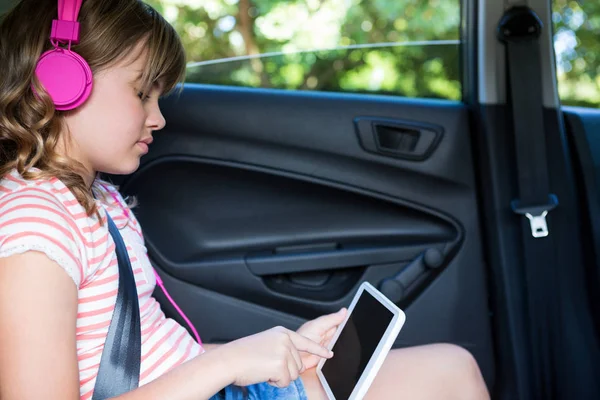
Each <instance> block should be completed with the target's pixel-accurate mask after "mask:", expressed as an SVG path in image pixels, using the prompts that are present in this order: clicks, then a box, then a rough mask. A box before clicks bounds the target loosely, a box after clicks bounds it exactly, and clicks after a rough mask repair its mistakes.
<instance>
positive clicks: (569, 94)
mask: <svg viewBox="0 0 600 400" xmlns="http://www.w3.org/2000/svg"><path fill="white" fill-rule="evenodd" d="M552 19H553V22H554V50H555V52H556V68H557V77H558V91H559V95H560V98H561V101H562V103H563V104H565V105H573V106H584V107H593V108H598V107H600V1H598V0H581V1H572V0H554V4H553V13H552Z"/></svg>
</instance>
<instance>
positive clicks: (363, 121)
mask: <svg viewBox="0 0 600 400" xmlns="http://www.w3.org/2000/svg"><path fill="white" fill-rule="evenodd" d="M354 124H355V126H356V130H357V133H358V137H359V140H360V143H361V145H362V147H363V148H364V149H365V150H366V151H368V152H370V153H375V154H379V155H383V156H387V157H395V158H403V159H407V160H413V161H423V160H425V159H427V158H428V157H429V156H430V155H431V154H432V152H433V151H434V150H435V148H436V146H437V145H438V143H439V141H440V140H441V138H442V134H443V128H442V127H440V126H437V125H432V124H425V123H420V122H412V121H402V120H395V119H385V118H371V117H358V118H356V119H355V120H354Z"/></svg>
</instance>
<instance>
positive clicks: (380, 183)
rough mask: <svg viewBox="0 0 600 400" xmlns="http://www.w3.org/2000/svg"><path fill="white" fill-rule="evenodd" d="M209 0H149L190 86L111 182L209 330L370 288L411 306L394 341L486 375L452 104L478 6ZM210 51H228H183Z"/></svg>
mask: <svg viewBox="0 0 600 400" xmlns="http://www.w3.org/2000/svg"><path fill="white" fill-rule="evenodd" d="M214 3H215V4H213V6H214V9H211V8H210V7H209V4H208V3H206V4H204V3H201V2H199V3H198V4H193V3H189V4H188V5H186V6H182V5H177V4H176V2H169V1H160V2H153V4H155V5H156V6H157V8H159V10H160V11H162V12H163V13H164V15H166V16H167V18H171V20H172V21H173V23H174V25H175V26H176V27H177V28H178V29H179V30H180V33H182V36H183V39H184V43H186V45H187V46H188V57H189V58H190V68H189V69H188V83H187V84H186V85H185V88H184V89H183V91H182V92H181V93H180V94H178V95H174V96H170V97H168V98H165V99H164V100H163V101H162V103H161V107H162V110H163V113H164V116H165V118H166V120H167V126H166V128H165V129H164V130H163V131H162V132H159V133H156V134H155V141H154V143H153V144H152V150H151V152H150V153H149V154H148V155H147V156H144V157H143V158H142V163H141V166H140V168H139V170H138V171H137V172H135V173H134V174H132V175H131V176H128V177H126V178H125V179H122V180H119V179H118V178H117V177H115V180H116V181H117V182H118V183H120V184H121V191H122V192H123V194H125V195H135V196H136V197H137V199H138V202H139V205H138V206H137V207H136V208H135V209H134V210H135V213H136V215H137V218H138V219H139V220H140V222H141V224H142V226H143V227H144V232H145V238H146V247H147V249H148V254H149V256H150V258H151V260H152V262H153V263H154V265H155V267H156V268H157V269H158V271H159V272H160V273H161V275H162V276H163V277H164V282H165V284H166V285H167V287H168V288H169V290H170V291H171V292H172V293H173V297H174V298H175V299H176V300H177V301H178V303H179V304H181V305H182V307H183V309H184V310H185V311H186V313H188V315H189V316H190V318H191V320H192V321H193V322H194V324H195V325H196V326H197V328H198V330H199V332H200V335H201V336H202V338H203V340H204V341H205V342H226V341H230V340H233V339H236V338H239V337H242V336H245V335H249V334H252V333H255V332H258V331H261V330H265V329H268V328H270V327H273V326H275V325H283V326H286V327H289V328H292V329H293V328H297V327H298V326H299V325H300V324H302V323H303V322H304V321H306V320H307V319H311V318H315V317H317V316H319V315H322V314H325V313H330V312H334V311H336V310H338V309H339V308H340V307H342V306H347V305H348V304H349V302H350V300H351V298H352V296H353V295H354V292H355V290H356V289H357V287H358V285H359V284H360V283H361V282H363V281H368V282H370V283H372V284H373V285H374V286H376V287H378V288H380V290H382V291H383V292H384V293H385V294H387V295H388V296H389V297H390V298H391V299H393V300H394V301H395V302H396V303H397V304H398V305H399V306H400V307H402V308H403V309H404V310H405V311H406V313H407V323H406V325H405V327H404V328H403V330H402V332H401V334H400V335H399V337H398V339H397V341H396V343H395V347H405V346H413V345H419V344H427V343H434V342H451V343H455V344H458V345H461V346H463V347H465V348H467V349H468V350H469V351H471V352H472V353H473V354H474V355H475V357H476V358H477V361H478V362H479V365H480V367H481V369H482V371H483V373H484V375H485V377H486V379H487V381H488V383H489V384H490V386H492V385H493V380H494V350H493V345H492V331H491V326H490V318H489V307H488V297H489V293H488V290H487V285H486V262H485V259H484V253H483V246H482V238H481V232H480V223H481V218H482V216H481V212H480V206H479V202H478V195H477V182H476V175H477V174H476V172H477V169H478V167H477V161H476V159H475V158H474V156H473V152H474V148H473V146H472V137H473V135H474V134H475V132H474V131H473V128H472V126H471V124H470V117H469V109H468V106H467V105H466V104H465V103H464V102H463V101H461V99H462V95H461V93H462V91H463V90H466V88H467V87H468V85H469V84H468V82H467V81H466V80H465V79H464V78H463V76H469V75H468V74H467V70H468V69H469V68H470V67H468V66H465V68H464V69H463V70H462V71H461V67H460V64H461V57H463V56H464V55H465V53H464V52H465V51H466V48H465V47H463V46H462V44H464V43H463V41H462V39H464V35H466V32H461V24H460V21H461V19H463V20H464V18H471V17H472V15H470V14H469V15H470V16H469V15H468V14H467V13H466V10H465V9H461V4H460V2H458V1H454V2H450V3H452V4H451V5H450V3H448V5H445V6H444V7H440V8H436V4H437V3H436V2H435V1H427V0H423V1H418V2H414V4H413V5H409V12H410V15H413V16H414V19H410V18H408V15H407V14H406V13H407V9H406V6H407V5H406V4H396V5H394V4H391V3H385V2H381V3H371V2H368V1H362V2H360V1H359V2H355V3H350V2H336V1H329V2H328V1H324V2H321V3H320V4H319V3H318V2H316V3H314V4H313V2H308V1H307V2H298V3H288V2H283V1H281V2H278V1H274V2H260V1H248V0H246V1H244V0H242V1H239V2H238V3H235V4H233V3H231V2H220V1H217V2H214ZM338 3H339V4H338ZM294 14H298V15H299V17H298V18H300V17H302V18H306V21H304V22H303V23H299V22H294V20H293V19H289V18H290V17H291V16H292V15H294ZM319 21H326V22H322V24H323V25H321V26H319V25H317V24H318V23H319ZM434 21H438V22H439V25H438V27H437V28H436V29H430V28H434V26H433V25H430V23H431V22H434ZM248 24H251V25H248ZM285 24H288V26H285ZM427 27H430V28H427ZM424 28H426V29H424ZM286 29H288V30H291V33H290V32H287V31H285V30H286ZM319 29H321V30H320V31H319ZM423 29H424V30H423ZM421 30H422V31H421ZM332 32H333V33H332ZM278 35H279V36H278ZM286 35H288V36H289V40H287V43H284V46H282V44H281V43H280V41H284V42H285V40H283V39H281V38H285V37H286ZM290 35H291V36H290ZM302 35H305V36H307V37H306V38H304V39H302ZM332 36H333V39H332ZM270 37H271V38H272V37H276V38H279V39H277V40H276V39H269V38H270ZM299 37H300V39H299ZM461 38H462V39H461ZM239 39H241V40H242V43H243V41H244V40H246V42H245V45H244V44H243V45H242V50H241V52H242V54H243V53H245V55H243V56H239V57H232V56H231V54H232V53H233V54H235V51H237V50H239V49H238V48H237V47H236V44H235V43H237V42H236V40H239ZM390 39H391V40H395V42H394V43H393V44H390V43H387V41H388V40H390ZM278 40H280V41H278ZM303 40H305V41H303ZM378 40H379V42H378ZM211 41H212V42H211ZM319 41H322V42H323V43H322V44H321V45H320V44H319ZM232 43H233V44H232ZM328 43H332V44H333V45H332V46H331V47H327V44H328ZM344 43H345V44H344ZM352 43H354V44H352ZM202 46H205V47H206V48H205V49H204V50H202ZM244 46H245V47H244ZM285 46H288V47H289V48H292V47H295V48H296V50H295V51H293V52H292V53H290V54H289V55H288V54H286V52H285V51H284V50H285ZM302 46H305V49H302V48H301V47H302ZM306 46H308V47H306ZM278 48H279V50H281V51H276V50H277V49H278ZM269 49H273V50H272V51H269ZM288 50H289V49H288ZM265 52H267V53H268V54H263V55H261V56H260V57H259V56H258V55H259V53H265ZM228 55H229V56H228ZM211 56H212V57H217V56H221V57H228V58H227V59H225V60H208V61H206V62H203V63H194V62H195V61H198V60H202V59H203V58H205V57H211ZM245 76H248V79H244V77H245ZM430 81H436V82H437V83H435V82H434V83H433V84H432V83H431V82H430ZM436 85H437V86H436ZM409 96H410V97H409ZM157 296H159V297H160V294H157ZM163 304H164V302H163ZM165 307H166V309H167V311H169V310H171V309H170V307H169V305H168V304H165ZM170 315H174V314H172V313H170ZM175 318H177V317H176V316H175Z"/></svg>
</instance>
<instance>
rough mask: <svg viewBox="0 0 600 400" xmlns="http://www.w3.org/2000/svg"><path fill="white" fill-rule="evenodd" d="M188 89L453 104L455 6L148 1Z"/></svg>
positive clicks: (345, 0)
mask: <svg viewBox="0 0 600 400" xmlns="http://www.w3.org/2000/svg"><path fill="white" fill-rule="evenodd" d="M147 2H148V3H149V4H151V5H153V6H154V7H156V8H157V10H158V11H159V12H161V13H162V14H163V15H164V16H165V17H166V18H167V20H169V21H170V22H171V23H172V24H173V25H174V26H175V28H176V29H177V31H178V32H179V34H180V35H181V37H182V40H183V42H184V46H185V48H186V51H187V55H188V76H187V81H188V82H197V83H205V84H219V85H235V86H246V87H260V88H276V89H291V90H319V91H332V92H361V93H365V92H366V93H384V94H392V95H396V96H407V97H427V98H440V99H451V100H460V97H461V83H460V65H459V64H460V61H459V60H460V56H459V39H460V0H398V1H389V0H296V1H294V0H148V1H147Z"/></svg>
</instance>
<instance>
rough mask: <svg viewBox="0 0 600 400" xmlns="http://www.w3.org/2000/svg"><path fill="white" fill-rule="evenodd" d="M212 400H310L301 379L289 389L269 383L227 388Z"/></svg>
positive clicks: (294, 382)
mask: <svg viewBox="0 0 600 400" xmlns="http://www.w3.org/2000/svg"><path fill="white" fill-rule="evenodd" d="M210 400H308V398H307V397H306V392H305V391H304V384H303V383H302V380H300V378H298V379H296V380H295V381H293V382H292V383H290V385H289V386H288V387H285V388H278V387H275V386H271V385H269V384H268V383H257V384H255V385H250V386H233V385H230V386H227V387H226V388H225V389H223V390H221V391H220V392H219V393H217V394H216V395H214V396H213V397H211V398H210Z"/></svg>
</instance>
